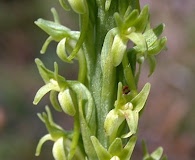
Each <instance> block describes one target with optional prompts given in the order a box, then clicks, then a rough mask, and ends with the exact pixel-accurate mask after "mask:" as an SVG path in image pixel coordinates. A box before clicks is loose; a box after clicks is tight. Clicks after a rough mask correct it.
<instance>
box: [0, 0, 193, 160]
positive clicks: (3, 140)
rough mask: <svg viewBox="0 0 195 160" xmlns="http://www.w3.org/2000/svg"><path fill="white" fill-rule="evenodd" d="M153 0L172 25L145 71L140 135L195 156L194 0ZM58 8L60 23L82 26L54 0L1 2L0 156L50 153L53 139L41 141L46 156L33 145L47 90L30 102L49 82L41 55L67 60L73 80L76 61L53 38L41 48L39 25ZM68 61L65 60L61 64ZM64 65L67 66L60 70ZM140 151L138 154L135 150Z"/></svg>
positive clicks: (170, 152)
mask: <svg viewBox="0 0 195 160" xmlns="http://www.w3.org/2000/svg"><path fill="white" fill-rule="evenodd" d="M141 4H142V6H143V5H144V4H149V5H150V11H151V20H152V25H153V26H156V25H158V24H159V23H161V22H164V23H165V24H166V29H165V32H164V35H166V36H167V38H168V44H167V48H168V50H167V51H163V52H162V53H161V54H160V55H158V57H157V59H158V64H157V69H156V72H155V73H154V75H153V76H152V77H150V78H147V74H148V70H147V68H148V67H147V65H146V66H145V68H146V69H145V71H144V72H143V73H142V79H143V80H142V81H141V83H140V86H141V85H143V83H145V82H146V81H150V82H151V83H152V90H151V94H150V97H149V100H148V104H147V106H146V109H145V112H144V114H143V117H142V118H141V121H140V129H139V133H140V134H139V138H140V139H145V141H146V143H147V144H148V147H149V150H150V151H152V150H153V149H155V148H156V147H158V146H163V147H164V150H165V153H166V154H167V156H168V157H169V159H170V160H194V159H195V125H194V121H195V96H194V93H195V91H194V90H195V85H194V84H193V82H195V62H194V61H195V44H194V42H195V32H194V29H195V21H194V17H195V1H194V0H186V1H184V0H172V1H169V0H163V1H160V0H142V1H141ZM51 7H55V8H57V10H58V11H59V13H60V16H61V19H62V23H63V24H64V25H66V26H68V27H70V28H71V29H77V24H78V22H77V20H78V18H77V16H76V15H75V14H73V13H70V12H68V13H64V12H63V10H62V9H61V8H60V6H59V4H58V1H55V0H41V1H40V0H31V1H25V0H1V1H0V159H2V160H13V159H14V160H29V159H33V160H43V159H47V160H52V159H53V158H52V155H51V153H50V151H51V147H52V143H50V142H47V143H46V144H45V145H44V146H43V150H42V153H41V156H40V157H35V156H34V153H35V148H36V145H37V142H38V140H39V138H40V137H42V136H43V135H44V134H45V133H46V129H45V126H44V124H43V123H42V122H41V121H40V120H39V119H38V117H37V116H36V113H37V112H42V111H43V110H44V106H45V105H46V104H49V101H48V100H47V99H48V97H45V98H44V99H43V101H42V102H41V103H40V104H39V105H38V106H37V107H35V106H33V105H32V101H33V98H34V95H35V93H36V91H37V90H38V89H39V87H40V86H42V85H43V82H42V80H41V78H40V76H39V74H38V71H37V69H36V66H35V63H34V59H35V58H36V57H39V58H41V59H42V60H43V61H44V63H45V65H46V66H49V68H51V69H52V68H53V61H54V60H55V61H58V63H59V65H61V68H60V72H61V74H63V75H65V76H66V77H67V79H74V78H75V77H76V74H77V66H73V67H72V68H71V69H70V68H69V66H67V65H65V66H64V64H63V63H61V62H60V61H59V60H58V58H56V56H55V46H56V44H55V43H52V44H51V45H50V47H49V48H48V51H47V53H46V54H45V55H44V56H43V55H40V54H39V50H40V49H41V47H42V44H43V42H44V41H45V39H46V38H47V35H46V34H45V33H44V32H42V31H41V30H40V29H39V28H38V27H36V26H35V24H34V21H35V20H37V19H38V18H40V17H42V18H45V19H52V16H51V12H50V8H51ZM62 65H63V66H62ZM62 67H63V69H62ZM54 117H55V120H56V121H58V122H59V123H61V125H63V126H64V127H67V128H69V127H70V126H71V123H70V118H69V117H64V115H63V114H58V115H54ZM136 153H137V154H136ZM136 153H135V155H134V158H133V159H135V160H137V159H141V158H139V156H140V155H141V140H140V141H138V143H137V146H136Z"/></svg>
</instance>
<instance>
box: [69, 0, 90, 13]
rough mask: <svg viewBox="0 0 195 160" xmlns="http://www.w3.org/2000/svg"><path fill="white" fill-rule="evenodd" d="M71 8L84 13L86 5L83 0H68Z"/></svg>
mask: <svg viewBox="0 0 195 160" xmlns="http://www.w3.org/2000/svg"><path fill="white" fill-rule="evenodd" d="M68 2H69V4H70V6H71V7H72V9H73V10H74V11H75V12H76V13H78V14H84V13H86V10H87V8H86V7H87V6H86V1H85V0H68Z"/></svg>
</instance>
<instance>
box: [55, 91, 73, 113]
mask: <svg viewBox="0 0 195 160" xmlns="http://www.w3.org/2000/svg"><path fill="white" fill-rule="evenodd" d="M73 96H74V95H73V93H72V91H71V90H70V89H65V90H64V91H61V92H60V93H59V94H58V100H59V103H60V105H61V107H62V110H63V111H64V112H65V113H67V114H68V115H70V116H74V115H75V113H76V110H75V104H74V98H73Z"/></svg>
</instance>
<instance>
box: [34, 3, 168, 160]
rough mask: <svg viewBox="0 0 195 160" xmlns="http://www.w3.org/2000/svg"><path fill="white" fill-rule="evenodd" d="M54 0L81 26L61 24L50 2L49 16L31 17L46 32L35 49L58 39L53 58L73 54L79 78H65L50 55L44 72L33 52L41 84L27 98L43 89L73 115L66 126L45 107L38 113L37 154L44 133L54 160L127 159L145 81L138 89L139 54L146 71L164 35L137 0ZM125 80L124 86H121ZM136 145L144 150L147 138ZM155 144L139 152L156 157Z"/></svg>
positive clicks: (70, 59)
mask: <svg viewBox="0 0 195 160" xmlns="http://www.w3.org/2000/svg"><path fill="white" fill-rule="evenodd" d="M59 3H60V5H61V6H62V8H63V9H64V10H66V11H67V10H72V11H74V12H75V13H77V14H78V15H79V20H80V31H73V30H71V29H70V28H67V27H65V26H63V25H62V24H61V23H60V19H59V16H58V14H57V11H56V10H55V9H54V8H52V10H51V11H52V14H53V17H54V20H53V21H49V20H44V19H38V20H37V21H35V24H36V25H37V26H38V27H40V28H41V29H42V30H44V31H45V32H46V33H47V34H48V35H49V37H48V38H47V40H46V41H45V43H44V44H43V47H42V49H41V53H45V52H46V50H47V47H48V45H49V43H50V42H51V41H55V42H57V46H56V54H57V55H58V57H59V59H61V60H62V61H63V62H65V63H73V62H74V61H75V60H78V63H79V74H78V79H77V80H66V79H65V78H64V77H62V76H61V75H59V74H58V65H57V63H56V62H55V63H54V71H51V70H49V69H47V68H46V67H45V65H44V64H43V62H42V61H41V60H39V59H36V60H35V62H36V64H37V67H38V70H39V73H40V75H41V77H42V79H43V81H44V83H45V85H44V86H43V87H41V88H40V89H39V90H38V92H37V94H36V95H35V99H34V101H33V103H34V104H35V105H36V104H38V103H39V101H40V100H41V99H42V97H43V96H44V95H45V94H47V93H50V101H51V104H52V105H53V107H54V109H55V110H56V111H58V112H64V114H68V115H70V116H72V117H73V119H74V127H73V130H72V131H65V130H64V129H62V128H61V127H60V126H59V125H57V124H56V123H54V121H53V118H52V115H51V112H50V109H49V107H46V113H45V112H43V113H42V114H38V116H39V118H40V119H41V120H42V121H43V122H44V123H45V125H46V127H47V129H48V132H49V133H48V134H47V135H46V136H44V137H43V138H42V139H41V140H40V142H39V144H38V146H37V151H36V155H39V154H40V150H41V147H42V145H43V143H44V142H45V141H46V140H52V141H54V146H53V152H52V153H53V156H54V158H55V159H56V160H66V159H67V160H77V159H79V160H82V159H83V160H129V159H130V158H131V155H132V153H133V150H134V146H135V144H136V141H137V127H138V122H139V118H140V112H141V111H142V110H143V108H144V106H145V103H146V101H147V98H148V95H149V92H150V86H151V85H150V84H149V83H146V84H145V86H144V87H143V88H142V89H141V91H139V90H138V83H139V75H140V74H141V71H142V66H143V65H142V64H143V63H144V62H145V61H147V62H148V64H149V66H150V72H149V75H151V74H152V73H153V72H154V70H155V66H156V59H155V56H156V55H157V54H158V53H159V52H160V51H161V50H163V49H164V48H165V45H166V37H160V35H161V34H162V32H163V29H164V24H160V25H159V26H157V27H156V28H154V29H153V28H151V27H150V18H149V17H150V16H149V7H148V6H145V7H143V9H141V8H140V4H139V0H123V1H120V0H96V1H92V0H59ZM129 43H132V44H133V45H132V46H130V45H129ZM124 86H125V88H126V89H127V90H128V92H127V91H123V88H124ZM143 148H144V149H145V151H146V145H143ZM161 149H162V148H160V149H157V151H156V152H153V153H152V155H150V154H149V153H148V152H145V155H144V158H145V159H148V157H149V158H151V157H152V158H153V157H154V158H153V159H154V160H157V159H160V158H161V156H162V150H161ZM159 150H160V151H159ZM153 155H155V156H153ZM164 159H166V158H164Z"/></svg>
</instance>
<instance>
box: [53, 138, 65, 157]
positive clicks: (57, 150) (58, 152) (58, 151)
mask: <svg viewBox="0 0 195 160" xmlns="http://www.w3.org/2000/svg"><path fill="white" fill-rule="evenodd" d="M52 152H53V156H54V158H55V159H56V160H66V159H67V158H66V154H65V147H64V138H63V137H61V138H59V139H58V140H57V141H56V142H54V145H53V149H52Z"/></svg>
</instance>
